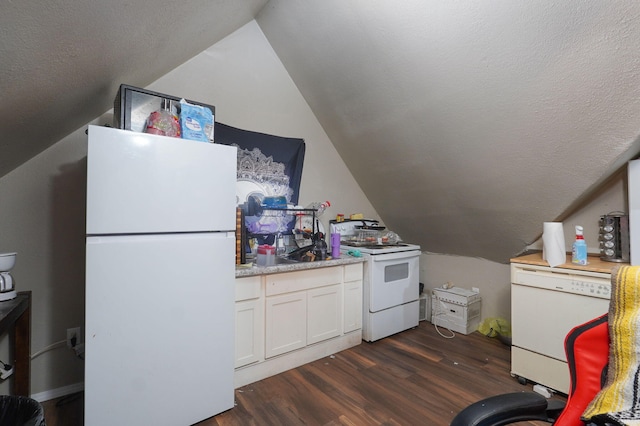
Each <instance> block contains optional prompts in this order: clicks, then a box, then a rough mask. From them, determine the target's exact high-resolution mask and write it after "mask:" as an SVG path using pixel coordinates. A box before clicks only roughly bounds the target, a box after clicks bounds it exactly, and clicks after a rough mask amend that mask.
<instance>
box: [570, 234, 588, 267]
mask: <svg viewBox="0 0 640 426" xmlns="http://www.w3.org/2000/svg"><path fill="white" fill-rule="evenodd" d="M571 262H572V263H574V264H576V265H586V264H587V263H589V262H587V243H586V242H585V240H584V235H583V228H582V226H576V240H575V241H574V242H573V255H572V257H571Z"/></svg>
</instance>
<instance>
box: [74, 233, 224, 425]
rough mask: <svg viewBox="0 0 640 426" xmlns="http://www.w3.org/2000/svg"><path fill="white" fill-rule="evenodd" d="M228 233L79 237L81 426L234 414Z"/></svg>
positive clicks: (183, 420) (184, 422) (171, 421)
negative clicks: (83, 252) (82, 250)
mask: <svg viewBox="0 0 640 426" xmlns="http://www.w3.org/2000/svg"><path fill="white" fill-rule="evenodd" d="M234 241H235V239H234V236H233V233H226V232H225V233H206V234H179V235H174V236H166V235H161V236H158V235H152V236H118V237H92V238H88V239H87V247H86V248H87V270H86V283H87V284H86V338H85V340H86V341H85V349H86V352H85V354H86V359H85V424H87V425H92V426H96V425H98V426H100V425H109V426H113V425H168V426H169V425H171V426H174V425H188V424H193V423H196V422H199V421H202V420H204V419H206V418H208V417H211V416H213V415H215V414H217V413H219V412H221V411H225V410H227V409H229V408H231V407H233V398H234V394H233V369H234V338H233V333H234V294H235V293H234Z"/></svg>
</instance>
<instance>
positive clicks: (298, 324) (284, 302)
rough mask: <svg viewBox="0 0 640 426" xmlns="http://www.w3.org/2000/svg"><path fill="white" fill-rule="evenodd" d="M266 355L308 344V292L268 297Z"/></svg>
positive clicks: (270, 355)
mask: <svg viewBox="0 0 640 426" xmlns="http://www.w3.org/2000/svg"><path fill="white" fill-rule="evenodd" d="M266 303H267V309H266V313H265V314H266V323H265V325H266V328H265V330H266V350H265V357H266V358H269V357H272V356H276V355H280V354H283V353H285V352H289V351H293V350H295V349H300V348H302V347H304V346H306V344H307V294H306V292H304V291H298V292H295V293H286V294H281V295H278V296H272V297H268V298H267V302H266Z"/></svg>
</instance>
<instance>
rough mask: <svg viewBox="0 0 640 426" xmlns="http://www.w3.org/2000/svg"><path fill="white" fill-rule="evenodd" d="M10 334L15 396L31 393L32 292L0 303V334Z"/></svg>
mask: <svg viewBox="0 0 640 426" xmlns="http://www.w3.org/2000/svg"><path fill="white" fill-rule="evenodd" d="M5 333H9V339H10V343H9V344H10V345H11V347H12V349H13V389H12V394H13V395H21V396H30V393H31V292H30V291H21V292H18V295H17V296H16V298H15V299H11V300H6V301H4V302H0V334H5Z"/></svg>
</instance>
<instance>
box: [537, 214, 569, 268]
mask: <svg viewBox="0 0 640 426" xmlns="http://www.w3.org/2000/svg"><path fill="white" fill-rule="evenodd" d="M542 258H543V259H544V260H546V261H547V262H548V263H549V266H551V267H554V266H558V265H562V264H563V263H566V262H567V251H566V247H565V244H564V229H563V228H562V222H545V223H544V227H543V231H542Z"/></svg>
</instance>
